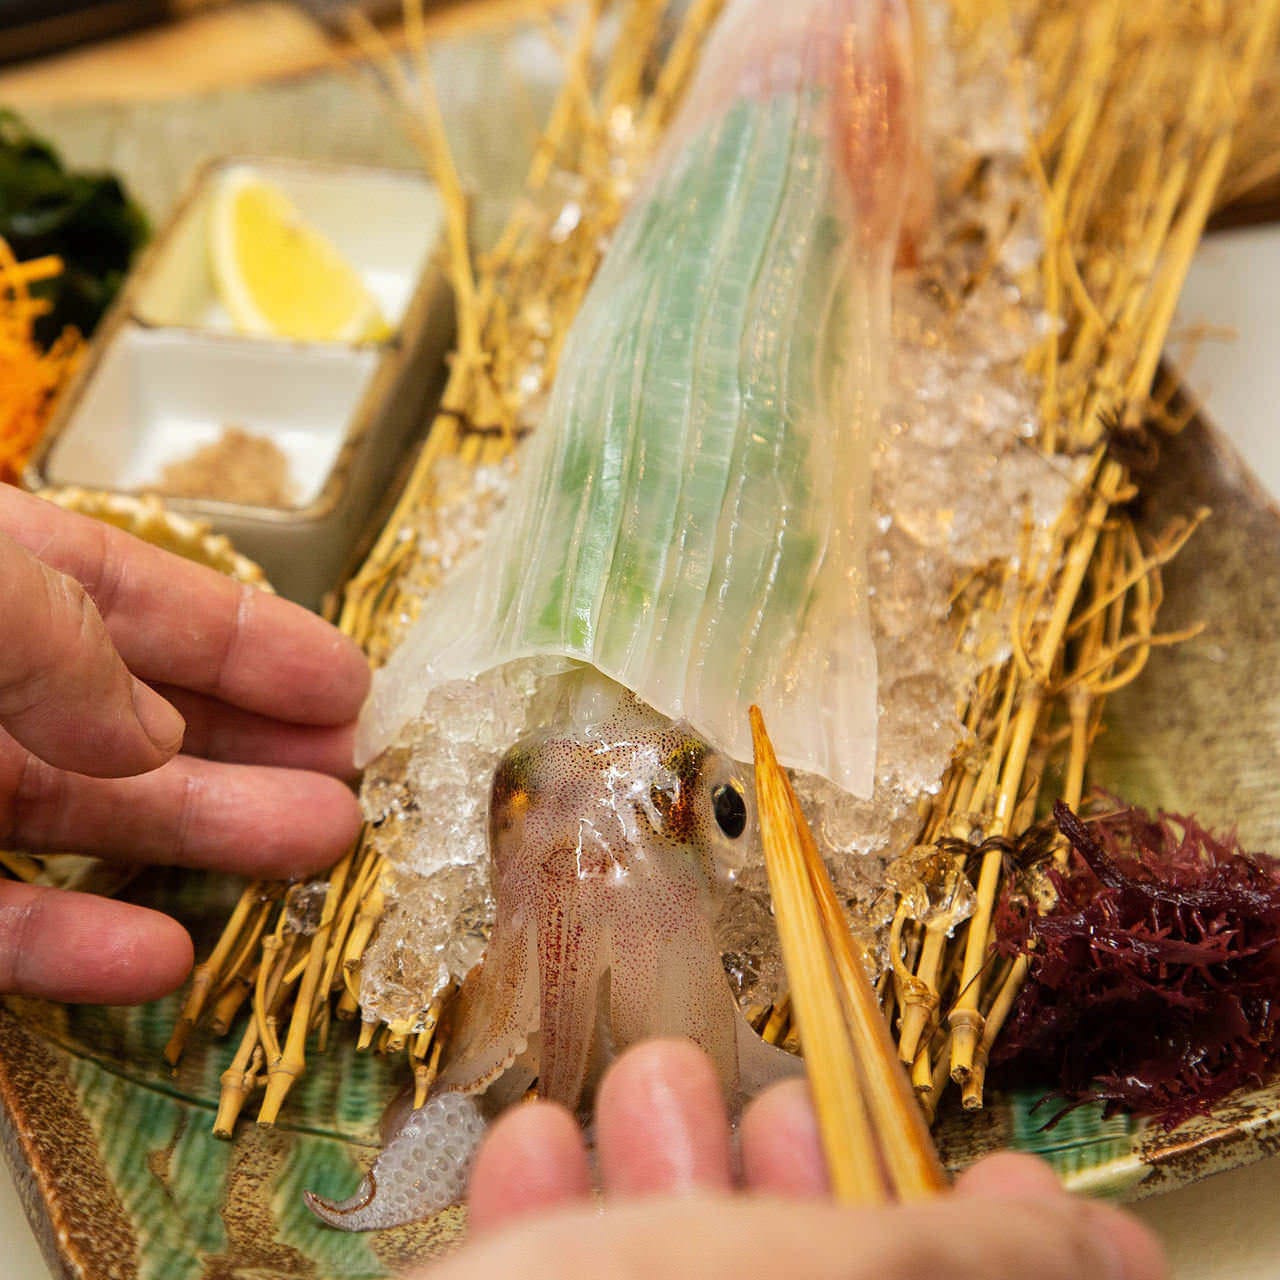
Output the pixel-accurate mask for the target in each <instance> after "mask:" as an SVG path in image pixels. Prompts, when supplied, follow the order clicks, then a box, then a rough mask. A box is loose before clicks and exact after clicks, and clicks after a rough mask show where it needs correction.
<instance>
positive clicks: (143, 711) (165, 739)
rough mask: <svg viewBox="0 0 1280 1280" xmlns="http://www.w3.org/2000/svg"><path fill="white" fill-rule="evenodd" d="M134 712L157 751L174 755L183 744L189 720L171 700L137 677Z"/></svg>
mask: <svg viewBox="0 0 1280 1280" xmlns="http://www.w3.org/2000/svg"><path fill="white" fill-rule="evenodd" d="M133 712H134V715H136V716H137V717H138V723H139V724H140V725H141V726H142V731H143V733H145V734H146V735H147V737H148V738H150V739H151V742H152V744H153V745H154V746H155V748H156V750H157V751H163V752H164V754H165V755H173V753H174V752H175V751H177V749H178V748H179V747H180V746H181V745H182V738H183V735H184V734H185V733H186V731H187V722H186V721H185V720H184V719H183V718H182V716H181V715H179V714H178V709H177V708H176V707H175V706H174V705H173V704H172V703H171V702H168V701H167V700H166V699H164V698H162V697H161V696H160V695H159V694H158V693H157V692H156V691H155V690H154V689H153V688H151V686H150V685H146V684H143V683H142V681H141V680H138V679H137V678H135V679H134V682H133Z"/></svg>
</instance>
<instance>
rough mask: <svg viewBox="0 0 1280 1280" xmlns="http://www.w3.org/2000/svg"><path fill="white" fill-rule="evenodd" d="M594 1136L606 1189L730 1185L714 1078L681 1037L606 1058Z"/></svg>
mask: <svg viewBox="0 0 1280 1280" xmlns="http://www.w3.org/2000/svg"><path fill="white" fill-rule="evenodd" d="M596 1141H597V1147H598V1151H599V1156H600V1173H601V1177H602V1178H603V1181H604V1186H605V1191H606V1193H607V1194H610V1195H645V1194H651V1193H654V1192H673V1191H691V1190H693V1189H695V1188H703V1189H706V1190H718V1191H728V1190H729V1189H730V1187H731V1185H732V1175H731V1171H730V1156H729V1120H728V1115H727V1114H726V1111H725V1104H724V1098H723V1095H722V1094H721V1091H720V1081H719V1079H718V1078H717V1076H716V1073H715V1069H714V1067H712V1065H711V1060H710V1059H709V1058H708V1057H707V1056H706V1054H704V1053H703V1052H702V1051H701V1050H700V1049H698V1048H697V1047H695V1046H694V1045H693V1044H692V1043H690V1042H689V1041H687V1040H651V1041H648V1042H647V1043H645V1044H641V1045H637V1046H636V1047H635V1048H633V1049H630V1050H629V1051H628V1052H626V1053H624V1054H623V1055H622V1056H621V1057H620V1058H619V1059H618V1060H617V1062H615V1063H614V1064H613V1066H612V1067H611V1068H610V1069H609V1071H608V1072H606V1074H605V1077H604V1079H603V1080H602V1081H601V1083H600V1089H599V1092H598V1095H597V1102H596Z"/></svg>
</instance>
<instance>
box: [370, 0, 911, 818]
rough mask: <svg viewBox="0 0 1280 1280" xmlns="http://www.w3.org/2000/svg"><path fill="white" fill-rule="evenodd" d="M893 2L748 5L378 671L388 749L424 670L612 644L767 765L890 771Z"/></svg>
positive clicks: (613, 651) (641, 673)
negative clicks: (433, 580) (490, 505)
mask: <svg viewBox="0 0 1280 1280" xmlns="http://www.w3.org/2000/svg"><path fill="white" fill-rule="evenodd" d="M910 48H911V41H910V35H909V33H908V31H907V29H906V22H905V15H904V14H903V13H902V12H901V11H900V6H899V5H898V4H895V3H891V2H890V0H798V2H797V3H793V4H788V5H785V6H779V5H776V4H774V3H773V2H772V0H736V2H735V3H731V4H730V5H729V7H728V9H727V11H726V13H725V15H724V16H723V17H722V19H721V23H720V25H719V27H718V28H717V30H716V31H715V32H714V33H713V35H712V37H711V40H710V46H709V48H708V49H707V51H706V53H705V55H704V58H703V62H702V64H701V68H700V72H699V76H698V78H697V80H696V82H695V84H694V85H693V86H692V87H691V90H690V96H689V99H688V101H687V103H686V105H685V107H684V109H683V110H682V111H681V112H680V114H679V116H678V117H677V119H676V121H675V122H674V123H673V126H672V132H671V137H670V139H669V140H668V142H667V143H666V145H665V146H664V149H663V152H662V154H661V155H660V156H659V157H658V159H657V161H656V163H655V165H654V169H653V172H652V175H651V177H650V179H649V181H648V185H647V187H646V188H645V189H644V190H642V191H641V192H640V193H639V194H638V195H637V197H636V199H635V201H634V203H633V205H632V207H631V209H630V211H629V213H628V215H627V216H626V217H625V218H624V220H623V222H622V224H621V226H620V227H619V229H618V232H617V236H616V239H615V241H614V243H613V245H612V246H611V248H610V250H609V252H608V254H607V255H606V257H605V260H604V263H603V264H602V266H601V268H600V271H599V273H598V275H597V278H596V280H595V281H594V282H593V284H592V287H591V289H590V290H589V292H588V295H587V297H586V298H585V299H584V302H583V305H582V308H581V311H580V313H579V315H578V317H577V319H576V320H575V322H574V324H573V326H572V329H571V331H570V333H569V335H568V338H567V340H566V344H565V348H564V351H563V353H562V357H561V363H560V373H559V376H558V378H557V380H556V384H555V387H554V390H553V393H552V398H551V402H550V404H549V406H548V411H547V416H546V419H545V421H544V422H543V423H542V425H541V426H540V428H539V430H538V432H537V433H536V435H535V438H534V440H533V441H532V442H531V444H530V446H529V449H528V453H527V455H526V456H525V457H524V458H523V460H522V467H521V474H520V476H519V478H518V483H517V487H516V489H515V491H514V492H513V494H512V496H511V499H510V501H509V503H508V506H507V508H506V510H505V512H504V513H503V514H502V515H501V516H500V517H499V519H498V522H497V524H496V527H495V528H494V529H492V530H491V532H490V536H489V538H488V539H487V541H486V543H485V545H484V547H483V548H482V550H481V553H480V554H479V555H478V556H476V557H474V558H472V559H471V560H470V561H469V562H468V563H466V564H465V565H464V566H462V567H461V568H460V570H459V571H458V572H457V573H455V574H454V575H453V576H452V578H451V579H450V580H449V581H448V582H446V583H445V585H444V586H443V588H442V589H441V591H440V592H439V593H438V594H437V595H436V597H435V598H434V599H433V601H432V606H431V608H430V609H428V610H425V611H424V612H423V615H422V618H421V619H420V620H419V621H418V622H417V623H416V624H415V626H414V627H413V628H412V629H411V630H410V632H409V634H408V635H407V636H406V638H405V640H404V642H403V644H402V645H401V646H400V648H399V649H398V651H397V652H396V653H395V654H394V655H393V657H392V659H391V661H390V662H389V663H388V664H387V666H386V668H385V669H384V670H383V671H382V672H381V673H380V674H379V677H378V679H377V680H376V682H375V687H374V692H373V695H372V699H371V702H370V705H369V707H368V708H367V711H366V714H365V716H364V717H363V720H362V726H361V736H360V744H359V754H360V755H361V757H362V759H363V760H368V759H371V758H372V757H373V756H375V755H376V754H378V753H379V752H380V751H382V750H383V749H385V748H386V747H387V746H388V745H390V743H391V742H392V741H393V740H394V738H395V737H396V735H397V733H398V732H399V731H400V729H401V728H402V727H403V726H404V725H405V724H406V723H407V722H408V721H410V720H412V719H413V718H414V717H415V716H416V715H417V714H418V713H419V712H420V711H421V709H422V705H423V700H424V699H425V696H426V694H427V692H428V691H429V690H430V689H431V688H432V687H434V686H435V685H437V684H440V683H442V682H445V681H448V680H454V679H459V678H468V677H472V676H475V675H476V674H478V673H480V672H482V671H486V670H488V669H490V668H492V667H495V666H498V665H500V664H502V663H505V662H509V661H512V660H515V659H518V658H524V657H529V656H533V655H538V654H547V655H552V656H557V657H562V658H570V659H576V660H579V661H583V662H589V663H591V664H592V665H593V666H595V667H596V668H597V669H598V670H600V671H602V672H604V673H605V674H606V675H609V676H610V677H612V678H613V679H615V680H617V681H618V682H619V683H621V684H623V685H625V686H626V687H627V688H628V689H630V690H632V691H633V692H634V693H636V694H637V695H638V696H640V697H641V698H643V699H644V700H645V701H646V702H648V703H649V704H650V705H651V706H653V707H654V708H656V709H657V710H658V711H661V712H662V713H663V714H664V715H667V716H669V717H670V718H672V719H675V720H678V719H683V720H687V721H688V722H689V723H690V724H692V725H693V726H694V728H696V729H697V730H698V732H700V733H702V734H703V735H704V736H705V737H706V738H707V739H708V740H709V741H712V742H714V743H716V745H717V746H719V747H720V748H721V749H723V750H724V751H726V752H727V753H728V754H729V755H731V756H734V757H735V758H739V759H743V758H746V756H747V755H748V754H749V750H750V746H749V739H748V735H747V730H746V724H747V720H746V708H747V706H748V705H749V704H750V703H752V702H755V703H759V704H760V705H761V707H762V708H763V710H764V712H765V716H766V718H767V720H768V723H769V725H770V732H771V734H772V736H773V738H774V740H775V742H776V744H777V747H778V751H779V756H780V758H781V759H782V760H783V762H784V763H786V764H789V765H793V766H795V767H797V768H802V769H805V770H807V771H809V772H812V773H817V774H821V775H823V776H825V777H827V778H829V779H831V780H832V781H833V782H836V783H837V784H839V785H840V786H842V787H844V788H845V789H846V790H849V791H851V792H853V793H855V794H858V795H864V796H865V795H867V794H869V792H870V790H871V785H872V780H873V770H874V762H875V738H876V664H875V653H874V649H873V646H872V642H871V634H870V625H869V612H868V604H867V590H866V569H865V563H864V561H865V541H866V534H867V527H868V522H869V519H870V514H869V511H870V504H869V483H870V450H871V446H872V436H873V429H874V426H875V423H876V416H877V411H878V406H879V403H880V400H881V398H882V394H883V384H884V378H885V369H886V365H887V351H888V343H889V290H890V284H891V273H892V266H893V261H894V257H895V252H896V249H897V245H898V238H899V229H900V225H901V221H902V217H903V212H904V209H905V208H906V204H907V199H908V195H909V192H910V189H911V184H912V178H911V157H912V155H913V149H912V139H911V120H912V111H911V109H910V108H911V104H912V100H913V93H912V90H911V81H910V60H909V51H910Z"/></svg>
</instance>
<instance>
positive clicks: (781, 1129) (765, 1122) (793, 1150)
mask: <svg viewBox="0 0 1280 1280" xmlns="http://www.w3.org/2000/svg"><path fill="white" fill-rule="evenodd" d="M739 1134H740V1137H741V1140H742V1173H743V1178H744V1180H745V1182H746V1184H747V1187H748V1188H749V1189H750V1190H752V1191H759V1192H763V1193H764V1194H766V1195H779V1196H794V1197H799V1198H801V1199H804V1198H816V1197H819V1196H825V1195H826V1194H827V1192H828V1191H829V1190H830V1184H829V1183H828V1181H827V1163H826V1158H825V1157H824V1156H823V1154H822V1143H821V1139H820V1138H819V1136H818V1121H817V1117H816V1116H815V1115H814V1111H813V1103H812V1101H811V1100H810V1098H809V1086H808V1084H807V1083H806V1082H805V1081H803V1080H785V1081H783V1082H782V1083H781V1084H776V1085H774V1086H773V1087H772V1088H770V1089H766V1090H765V1091H764V1093H762V1094H761V1095H760V1096H759V1097H758V1098H757V1099H756V1100H755V1101H754V1102H752V1103H751V1105H750V1106H749V1107H748V1108H747V1109H746V1111H745V1112H744V1113H743V1116H742V1124H741V1126H740V1128H739Z"/></svg>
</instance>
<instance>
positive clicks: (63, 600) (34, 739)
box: [0, 486, 184, 777]
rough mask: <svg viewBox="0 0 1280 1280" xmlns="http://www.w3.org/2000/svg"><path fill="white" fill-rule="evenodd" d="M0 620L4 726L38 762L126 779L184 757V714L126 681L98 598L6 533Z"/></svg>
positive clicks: (0, 552)
mask: <svg viewBox="0 0 1280 1280" xmlns="http://www.w3.org/2000/svg"><path fill="white" fill-rule="evenodd" d="M5 487H6V488H7V487H8V486H5ZM0 618H3V619H4V643H3V644H0V725H3V726H4V728H5V729H7V730H8V732H9V733H10V734H12V736H13V737H14V738H16V739H17V740H18V741H19V742H21V743H22V744H23V745H24V746H25V747H27V748H28V749H29V750H31V751H33V752H34V753H35V754H36V755H38V756H39V757H40V758H41V759H43V760H47V761H49V762H50V763H51V764H54V765H57V766H59V767H60V768H63V769H73V770H75V771H76V772H78V773H90V774H95V775H99V776H103V777H121V776H124V775H127V774H134V773H142V772H144V771H145V770H147V769H154V768H156V767H157V766H158V765H160V764H163V763H164V761H165V760H167V759H168V758H169V757H170V756H172V755H173V753H174V752H175V751H177V750H178V747H179V746H180V744H181V742H182V734H183V727H184V726H183V722H182V717H181V716H180V715H179V714H178V712H177V711H175V710H174V708H173V707H171V706H170V705H169V704H168V703H167V702H165V700H164V699H163V698H162V697H160V695H159V694H157V693H155V692H154V691H153V690H151V689H149V688H147V686H146V685H145V684H142V683H141V682H140V681H138V680H136V679H134V677H133V676H132V675H130V674H129V671H128V669H127V668H126V667H125V664H124V663H123V662H122V661H121V659H120V655H119V654H118V653H117V652H116V650H115V646H114V645H113V644H112V643H111V639H110V637H109V636H108V634H107V628H106V626H105V625H104V624H103V621H102V618H101V616H100V615H99V613H98V610H97V609H96V608H95V607H94V604H93V601H92V600H90V599H89V597H88V596H87V595H86V594H85V592H84V590H83V589H82V588H81V587H80V586H79V584H78V583H76V582H73V581H72V580H71V579H70V578H67V577H65V576H64V575H63V574H61V573H57V572H55V571H54V570H53V569H51V568H49V567H48V565H45V564H42V563H41V562H40V561H39V560H37V559H36V558H35V557H34V556H31V555H29V554H28V553H27V552H26V551H25V550H24V549H23V548H22V547H20V546H18V545H17V544H16V543H14V542H13V541H11V540H10V539H9V538H6V537H4V536H3V535H2V534H0Z"/></svg>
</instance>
